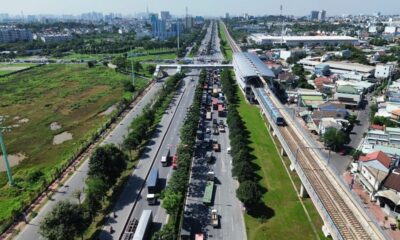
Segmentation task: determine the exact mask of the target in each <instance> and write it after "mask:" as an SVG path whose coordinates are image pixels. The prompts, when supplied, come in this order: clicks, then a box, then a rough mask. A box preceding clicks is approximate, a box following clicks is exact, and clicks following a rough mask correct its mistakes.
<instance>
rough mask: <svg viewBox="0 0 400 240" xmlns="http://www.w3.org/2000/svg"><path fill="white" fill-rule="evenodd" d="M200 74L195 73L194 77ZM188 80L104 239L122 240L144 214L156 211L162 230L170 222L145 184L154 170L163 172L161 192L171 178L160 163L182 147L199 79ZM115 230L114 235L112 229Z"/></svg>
mask: <svg viewBox="0 0 400 240" xmlns="http://www.w3.org/2000/svg"><path fill="white" fill-rule="evenodd" d="M197 72H198V71H197V70H193V73H192V74H196V73H197ZM191 79H192V77H186V78H185V79H184V80H183V81H182V83H181V86H180V88H179V90H178V92H177V94H176V95H175V97H174V99H173V101H172V103H171V104H170V107H169V109H168V110H167V111H166V113H165V114H164V116H163V117H162V119H161V121H160V123H159V124H158V127H157V129H156V131H155V134H154V135H153V137H152V138H151V139H150V141H149V144H148V146H147V147H146V151H145V154H143V155H142V156H141V157H140V159H139V162H138V164H137V166H136V168H135V170H134V171H133V172H132V174H131V176H130V177H129V179H128V181H127V184H126V186H125V188H124V190H123V192H122V194H121V195H120V197H119V200H118V201H117V203H116V205H115V206H114V209H113V213H115V215H116V217H114V216H113V215H114V214H111V216H109V218H108V220H107V221H106V224H105V226H104V228H103V230H102V232H101V234H100V239H118V238H119V237H120V236H122V235H123V233H124V228H125V225H126V223H127V222H128V220H129V219H131V218H132V219H133V218H135V219H139V218H140V215H141V213H142V211H143V210H145V209H151V210H153V221H154V222H155V225H154V226H158V227H161V225H162V224H164V223H165V222H166V220H167V214H166V213H165V211H164V209H163V208H161V206H160V204H158V205H153V206H149V205H148V203H147V199H146V195H147V189H146V188H145V181H146V179H147V176H148V174H149V172H150V171H151V169H154V168H157V169H158V171H159V180H160V181H159V188H160V189H161V188H162V187H161V185H163V186H165V185H166V182H167V179H169V177H170V174H171V171H172V170H171V167H170V166H168V167H162V166H161V163H160V159H161V154H162V153H163V150H164V149H167V148H170V150H171V154H174V153H175V152H176V147H177V145H178V143H179V130H180V127H181V125H182V123H183V121H184V118H185V116H186V112H187V108H188V107H189V106H190V104H191V102H192V100H193V96H194V90H195V83H196V80H197V79H196V78H193V80H194V81H191ZM110 227H112V229H113V232H112V233H110V231H109V229H110Z"/></svg>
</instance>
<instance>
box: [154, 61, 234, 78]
mask: <svg viewBox="0 0 400 240" xmlns="http://www.w3.org/2000/svg"><path fill="white" fill-rule="evenodd" d="M232 67H233V65H231V64H160V65H157V66H156V70H155V71H154V74H153V77H154V78H157V77H158V76H159V73H160V71H161V70H162V69H176V72H177V73H179V72H181V71H182V69H184V68H186V69H217V68H232Z"/></svg>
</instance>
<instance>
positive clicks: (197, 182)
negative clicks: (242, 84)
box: [182, 110, 247, 240]
mask: <svg viewBox="0 0 400 240" xmlns="http://www.w3.org/2000/svg"><path fill="white" fill-rule="evenodd" d="M203 119H204V115H203ZM213 119H217V122H218V123H219V122H220V120H222V121H223V122H224V124H225V130H226V132H225V133H219V134H218V135H214V134H213V135H211V139H216V140H217V142H218V143H219V144H220V145H221V151H220V152H215V151H213V156H214V158H215V160H214V161H213V162H212V163H210V164H209V163H207V162H206V160H205V159H204V156H205V153H206V152H207V149H204V148H203V147H201V146H200V147H198V148H197V149H196V157H195V159H194V161H193V164H192V171H191V178H190V184H189V189H188V193H187V198H186V203H185V213H184V222H183V227H182V228H183V232H185V231H187V232H189V233H190V234H191V235H192V236H193V234H195V233H203V234H205V236H206V239H227V240H244V239H246V238H247V237H246V228H245V225H244V219H243V212H242V204H241V203H240V201H239V200H238V199H237V198H236V189H237V187H238V182H237V181H236V180H234V179H233V177H232V173H231V170H232V157H231V156H230V154H228V153H227V148H228V147H229V138H228V136H229V129H228V127H227V126H226V118H225V117H218V112H217V111H215V110H214V111H213ZM207 128H209V129H212V121H207V120H203V127H202V130H203V132H204V133H205V132H206V129H207ZM208 149H209V148H208ZM209 171H214V173H215V181H214V182H215V187H214V194H213V195H214V197H213V204H212V205H211V206H206V205H204V204H203V202H202V199H203V195H204V190H205V186H206V182H207V172H209ZM211 209H216V210H217V211H218V214H219V217H220V218H219V220H220V226H219V227H218V228H213V227H212V226H211V224H210V215H211Z"/></svg>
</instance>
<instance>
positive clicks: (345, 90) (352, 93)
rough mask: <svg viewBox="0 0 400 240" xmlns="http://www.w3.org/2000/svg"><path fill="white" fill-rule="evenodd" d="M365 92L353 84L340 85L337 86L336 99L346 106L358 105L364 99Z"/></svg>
mask: <svg viewBox="0 0 400 240" xmlns="http://www.w3.org/2000/svg"><path fill="white" fill-rule="evenodd" d="M362 98H363V93H362V92H360V91H358V90H357V89H356V88H355V87H354V86H352V85H350V84H349V85H338V86H337V87H336V93H335V99H336V100H338V101H340V102H342V103H343V104H345V105H346V106H350V107H358V106H359V105H360V103H361V101H362Z"/></svg>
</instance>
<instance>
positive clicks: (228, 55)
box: [218, 22, 233, 61]
mask: <svg viewBox="0 0 400 240" xmlns="http://www.w3.org/2000/svg"><path fill="white" fill-rule="evenodd" d="M218 31H219V32H220V36H221V40H223V41H225V43H226V44H225V46H223V45H221V46H222V47H223V48H224V49H225V58H226V59H228V60H229V61H232V55H233V52H232V49H231V48H230V46H229V44H228V39H227V38H226V33H225V31H224V26H223V25H222V23H221V22H220V23H219V28H218Z"/></svg>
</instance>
